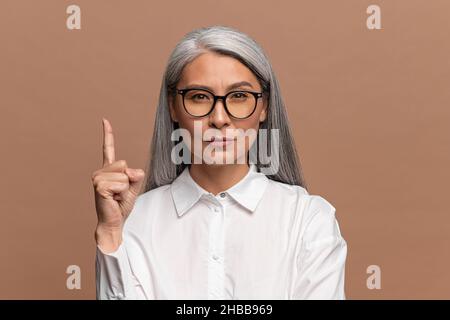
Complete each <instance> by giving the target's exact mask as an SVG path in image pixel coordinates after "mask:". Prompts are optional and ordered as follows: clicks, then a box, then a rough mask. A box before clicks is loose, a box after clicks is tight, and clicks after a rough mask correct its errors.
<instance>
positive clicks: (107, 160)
mask: <svg viewBox="0 0 450 320" xmlns="http://www.w3.org/2000/svg"><path fill="white" fill-rule="evenodd" d="M115 157H116V156H115V151H114V136H113V132H112V127H111V124H110V123H109V121H108V120H106V119H105V118H103V166H104V167H105V166H107V165H109V164H111V163H113V162H114V161H115Z"/></svg>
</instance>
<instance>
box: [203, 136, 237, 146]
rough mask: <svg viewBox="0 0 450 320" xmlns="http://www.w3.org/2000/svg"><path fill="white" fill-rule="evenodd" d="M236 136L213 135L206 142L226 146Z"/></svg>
mask: <svg viewBox="0 0 450 320" xmlns="http://www.w3.org/2000/svg"><path fill="white" fill-rule="evenodd" d="M235 140H236V139H235V138H229V137H211V139H209V140H204V141H205V142H206V143H209V144H211V145H214V146H225V145H228V144H230V143H233V141H235Z"/></svg>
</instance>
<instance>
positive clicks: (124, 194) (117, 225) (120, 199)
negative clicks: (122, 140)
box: [92, 119, 145, 251]
mask: <svg viewBox="0 0 450 320" xmlns="http://www.w3.org/2000/svg"><path fill="white" fill-rule="evenodd" d="M144 175H145V173H144V171H143V170H141V169H131V168H128V166H127V163H126V161H125V160H118V161H115V150H114V136H113V132H112V127H111V124H110V123H109V121H108V120H106V119H103V167H102V168H101V169H99V170H97V171H95V172H94V173H93V174H92V183H93V185H94V191H95V208H96V211H97V218H98V224H97V228H96V233H95V238H96V241H97V244H101V245H102V247H103V248H104V249H105V250H107V251H111V250H112V251H114V249H116V248H117V247H118V246H119V245H120V243H121V240H122V229H123V225H124V223H125V220H126V219H127V217H128V215H129V214H130V213H131V211H132V209H133V207H134V203H135V202H136V199H137V196H138V195H139V193H140V189H141V187H142V182H143V180H144V179H143V178H144Z"/></svg>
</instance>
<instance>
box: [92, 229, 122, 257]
mask: <svg viewBox="0 0 450 320" xmlns="http://www.w3.org/2000/svg"><path fill="white" fill-rule="evenodd" d="M95 241H96V243H97V245H98V246H99V247H100V249H101V250H102V251H103V252H105V253H111V252H114V251H116V250H117V249H118V248H119V246H120V244H121V243H122V228H121V227H117V228H111V227H106V226H103V225H97V228H96V229H95Z"/></svg>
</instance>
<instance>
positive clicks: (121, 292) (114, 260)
mask: <svg viewBox="0 0 450 320" xmlns="http://www.w3.org/2000/svg"><path fill="white" fill-rule="evenodd" d="M130 280H131V268H130V264H129V261H128V256H127V252H126V248H125V245H124V243H123V242H122V243H121V244H120V246H119V247H118V248H117V250H116V251H114V252H111V253H105V252H104V251H102V249H101V248H100V247H99V246H98V245H97V248H96V298H97V299H98V300H124V299H128V298H130V293H131V292H130V283H131V282H130Z"/></svg>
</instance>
